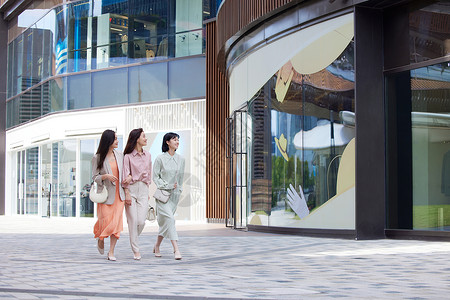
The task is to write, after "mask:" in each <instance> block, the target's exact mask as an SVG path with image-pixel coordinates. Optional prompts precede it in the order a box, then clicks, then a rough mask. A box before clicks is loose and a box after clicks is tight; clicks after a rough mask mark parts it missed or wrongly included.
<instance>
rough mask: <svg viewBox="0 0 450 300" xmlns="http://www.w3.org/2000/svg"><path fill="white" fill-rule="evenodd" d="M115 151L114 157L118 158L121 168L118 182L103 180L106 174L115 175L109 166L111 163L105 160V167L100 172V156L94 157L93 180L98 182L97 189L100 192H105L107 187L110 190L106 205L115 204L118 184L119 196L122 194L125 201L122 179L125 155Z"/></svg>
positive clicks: (118, 164)
mask: <svg viewBox="0 0 450 300" xmlns="http://www.w3.org/2000/svg"><path fill="white" fill-rule="evenodd" d="M113 151H114V156H115V157H116V162H117V167H118V168H119V178H118V181H116V182H111V181H109V180H102V175H104V174H111V175H113V172H112V169H111V166H110V165H109V162H108V161H107V160H106V159H105V161H104V162H103V167H102V168H101V169H100V170H99V169H97V162H98V159H99V155H98V154H95V155H94V157H92V161H91V164H92V180H93V181H95V182H97V188H98V189H99V191H102V190H103V187H106V189H107V190H108V199H107V200H106V202H105V204H109V205H111V204H113V203H114V199H115V195H116V184H118V185H119V194H120V200H122V201H123V200H125V192H124V191H123V188H122V184H121V178H122V168H123V154H122V153H121V152H118V151H116V150H113Z"/></svg>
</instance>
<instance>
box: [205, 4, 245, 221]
mask: <svg viewBox="0 0 450 300" xmlns="http://www.w3.org/2000/svg"><path fill="white" fill-rule="evenodd" d="M235 5H239V1H235ZM206 37H207V38H206V144H207V146H206V218H208V219H225V217H226V211H225V207H226V143H225V138H226V127H225V121H226V118H227V116H228V110H229V94H228V83H227V79H226V76H225V75H224V74H223V73H221V72H220V71H219V69H218V66H217V56H216V22H214V21H213V22H210V23H207V24H206Z"/></svg>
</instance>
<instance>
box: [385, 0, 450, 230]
mask: <svg viewBox="0 0 450 300" xmlns="http://www.w3.org/2000/svg"><path fill="white" fill-rule="evenodd" d="M421 4H422V6H419V5H416V6H413V7H410V6H407V7H408V8H409V13H408V15H407V16H408V18H405V20H406V21H405V22H408V23H409V24H408V25H409V31H408V32H406V33H405V32H402V34H401V35H398V38H399V39H403V40H405V36H406V35H407V38H409V42H410V43H409V61H408V60H406V59H404V58H405V56H406V51H405V50H403V49H402V48H398V49H397V48H396V47H393V52H394V53H396V55H397V56H398V57H399V58H401V59H400V60H399V61H402V62H404V63H403V64H402V66H401V70H399V71H391V72H389V73H388V74H387V76H386V103H387V106H388V118H387V126H388V136H390V138H388V141H387V147H388V148H387V149H388V151H390V152H392V153H394V154H393V155H391V157H390V160H388V162H387V167H388V170H390V172H389V175H390V176H391V177H390V178H392V179H391V180H389V181H388V182H387V185H388V191H389V195H390V197H389V198H388V203H387V204H388V205H387V206H388V218H387V219H388V224H387V228H389V229H412V230H418V231H424V230H426V231H450V188H449V187H450V167H449V166H450V59H449V58H448V54H450V43H449V42H450V39H449V33H450V25H449V24H450V6H449V5H448V3H447V2H445V1H435V2H434V3H433V4H429V3H425V2H423V3H421ZM388 54H389V52H388ZM408 62H409V64H407V63H408ZM405 69H406V70H405ZM394 138H395V139H396V140H397V141H396V142H395V140H394ZM395 174H398V175H395ZM395 176H398V177H397V178H396V179H393V178H394V177H395ZM388 178H389V177H388Z"/></svg>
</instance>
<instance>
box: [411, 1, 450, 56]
mask: <svg viewBox="0 0 450 300" xmlns="http://www.w3.org/2000/svg"><path fill="white" fill-rule="evenodd" d="M425 2H426V1H424V3H425ZM433 2H435V3H433V4H431V5H427V6H425V7H423V8H421V9H419V10H415V11H413V12H411V13H410V15H409V40H410V45H409V50H410V61H411V62H412V63H417V62H422V61H426V60H429V59H433V58H438V57H442V56H445V55H448V54H450V37H449V32H450V8H449V5H448V1H433Z"/></svg>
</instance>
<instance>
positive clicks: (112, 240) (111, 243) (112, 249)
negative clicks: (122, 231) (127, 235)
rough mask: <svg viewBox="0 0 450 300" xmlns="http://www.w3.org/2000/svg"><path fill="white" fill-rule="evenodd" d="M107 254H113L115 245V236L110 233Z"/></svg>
mask: <svg viewBox="0 0 450 300" xmlns="http://www.w3.org/2000/svg"><path fill="white" fill-rule="evenodd" d="M110 239H111V240H110V245H109V252H108V256H114V248H115V247H116V243H117V238H116V237H115V236H114V234H113V235H111V238H110Z"/></svg>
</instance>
